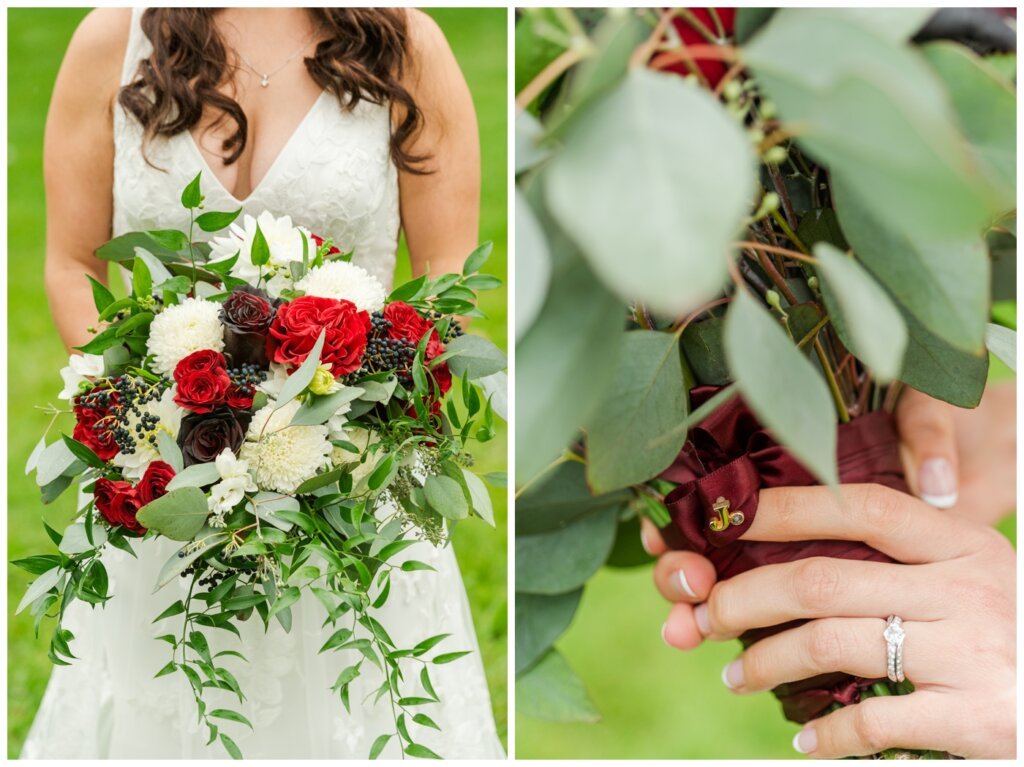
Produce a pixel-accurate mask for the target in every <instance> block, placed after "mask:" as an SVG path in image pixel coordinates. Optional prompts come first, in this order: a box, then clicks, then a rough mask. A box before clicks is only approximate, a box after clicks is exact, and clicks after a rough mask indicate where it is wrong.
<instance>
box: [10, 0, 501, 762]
mask: <svg viewBox="0 0 1024 767" xmlns="http://www.w3.org/2000/svg"><path fill="white" fill-rule="evenodd" d="M44 160H45V177H46V193H47V258H46V285H47V290H48V293H49V297H50V306H51V310H52V312H53V315H54V319H55V320H56V323H57V327H58V330H59V332H60V335H61V337H62V339H63V341H64V343H65V344H66V345H67V346H68V347H69V348H71V347H75V346H79V345H81V344H83V343H85V342H86V341H87V340H88V339H89V338H90V337H91V334H90V332H89V328H90V326H93V325H95V324H96V312H95V311H94V308H93V303H92V298H91V292H90V288H89V285H88V282H87V280H85V279H84V276H83V273H84V274H87V275H90V276H92V277H94V278H96V279H97V280H100V281H102V282H106V263H105V262H101V261H99V260H98V259H96V258H95V256H94V255H93V251H94V250H95V248H96V247H97V246H98V245H100V244H102V243H103V242H105V241H106V240H108V239H110V237H111V236H112V235H114V236H116V235H119V234H122V233H124V232H127V231H133V230H141V229H167V228H179V227H180V226H181V224H182V221H181V216H182V209H181V207H180V203H179V195H180V193H181V190H182V189H183V188H184V187H185V186H186V184H187V183H188V182H189V181H190V180H191V179H192V178H193V177H194V176H195V175H196V173H198V172H199V171H202V174H203V192H204V194H205V195H206V202H205V207H206V209H207V210H225V211H228V210H235V209H237V208H239V207H241V208H243V209H244V212H245V213H248V214H251V215H254V216H255V215H258V214H259V213H260V212H261V211H263V210H269V211H271V212H272V213H274V214H275V215H279V216H280V215H284V214H288V215H290V216H292V218H293V219H294V220H295V222H296V223H297V224H301V225H303V226H305V227H307V228H308V229H310V230H311V231H313V232H317V233H321V234H323V235H325V236H331V237H333V238H334V241H335V244H336V245H337V246H338V247H340V248H341V249H342V250H343V251H354V253H355V255H354V262H355V263H357V264H359V265H360V266H362V267H364V268H365V269H367V270H368V271H370V272H371V273H372V274H374V275H375V276H376V277H377V278H378V279H380V280H381V281H382V282H383V283H384V284H385V285H390V284H391V281H392V277H393V271H394V267H395V251H396V248H397V244H398V236H399V230H400V229H401V230H402V231H403V232H404V233H405V237H406V240H407V242H408V245H409V251H410V253H411V259H412V269H413V273H414V274H421V273H423V272H426V271H427V270H428V268H429V270H430V272H431V273H434V274H438V273H445V272H450V271H459V270H460V268H461V264H462V259H463V258H464V257H465V256H466V255H467V254H468V253H469V252H471V251H472V249H473V248H474V247H475V245H476V243H477V219H478V212H479V211H478V206H479V201H478V197H479V184H480V178H479V176H480V170H479V146H478V138H477V130H476V117H475V114H474V110H473V105H472V101H471V99H470V95H469V91H468V89H467V87H466V84H465V81H464V79H463V77H462V74H461V72H460V71H459V68H458V65H457V63H456V61H455V59H454V57H453V55H452V53H451V51H450V49H449V47H448V44H447V42H446V40H445V39H444V36H443V34H442V33H441V31H440V30H439V29H438V27H437V26H436V25H435V24H434V23H433V22H432V21H431V20H430V19H429V17H427V16H426V15H424V14H423V13H420V12H418V11H414V10H407V11H406V10H394V9H346V8H325V9H308V10H307V9H301V8H265V9H248V8H225V9H183V8H182V9H179V8H161V9H147V10H143V9H113V8H105V9H99V10H96V11H94V12H92V13H91V14H90V15H89V16H88V17H87V18H86V19H85V21H84V22H83V23H82V25H81V26H80V27H79V29H78V31H77V32H76V34H75V36H74V39H73V40H72V43H71V45H70V47H69V49H68V52H67V55H66V57H65V60H64V63H63V66H62V67H61V71H60V74H59V76H58V78H57V83H56V87H55V90H54V95H53V101H52V104H51V107H50V112H49V116H48V121H47V126H46V141H45V157H44ZM168 543H169V542H168V541H165V540H155V539H154V540H149V541H145V542H142V543H141V544H140V545H137V546H136V550H137V551H138V552H139V557H138V559H137V560H136V559H132V558H131V557H130V556H128V555H127V554H125V553H124V552H121V551H110V552H106V553H105V555H104V561H105V562H108V570H109V574H110V592H111V593H113V594H114V595H116V596H115V598H114V599H112V600H111V601H110V602H109V603H108V604H107V605H106V606H105V607H104V608H102V612H101V611H100V610H94V609H92V608H91V606H89V605H87V604H85V603H82V602H75V603H74V604H73V605H72V606H71V607H70V608H69V610H68V614H67V616H66V619H65V626H66V627H67V628H70V629H71V630H72V632H73V633H74V635H75V641H74V642H73V644H72V651H73V652H74V654H75V655H76V656H77V658H78V660H77V661H75V662H74V663H73V664H72V665H71V666H67V667H56V668H55V669H54V671H53V674H52V677H51V680H50V683H49V686H48V687H47V690H46V693H45V695H44V697H43V701H42V704H41V706H40V709H39V712H38V714H37V716H36V719H35V722H34V724H33V726H32V730H31V732H30V733H29V736H28V739H27V741H26V743H25V746H24V751H23V752H22V756H23V757H26V758H70V757H74V758H102V759H121V758H141V757H147V758H219V757H221V756H223V754H222V752H221V751H220V750H219V749H218V748H217V747H206V746H205V745H204V744H205V740H206V738H205V728H203V729H201V728H200V725H199V724H198V723H197V721H196V720H197V717H196V711H195V701H194V699H193V696H192V693H191V691H190V688H189V685H188V684H187V683H186V682H185V680H183V679H181V678H179V677H178V676H177V675H172V676H169V677H162V678H159V679H154V674H155V673H156V672H157V671H158V670H159V669H160V668H161V667H162V666H163V665H164V664H165V663H166V662H167V656H168V648H167V646H166V645H165V644H164V643H162V642H158V641H156V640H155V639H154V637H156V636H158V635H160V634H165V633H168V632H169V631H170V630H172V629H171V625H172V621H173V619H170V620H168V621H161V622H157V623H155V624H152V623H151V622H150V621H151V620H152V619H153V617H154V616H155V615H156V614H157V613H159V611H160V609H161V608H162V606H163V605H164V604H165V602H166V601H167V600H165V599H164V598H163V597H164V596H166V595H164V594H161V598H156V597H154V596H153V595H152V593H151V592H152V588H153V585H154V584H155V582H156V574H157V570H158V568H159V567H160V565H161V564H162V563H163V562H164V561H165V560H166V558H167V556H168V554H169V552H170V549H167V544H168ZM164 549H167V550H166V551H165V550H164ZM413 551H415V557H416V558H417V559H420V560H424V561H427V562H429V563H431V564H432V565H433V566H434V567H435V568H436V569H437V572H409V573H403V576H404V577H403V579H402V580H398V579H395V580H394V581H393V584H392V590H391V598H390V599H389V601H388V603H387V605H386V606H385V607H384V608H383V609H382V610H381V611H380V613H379V614H378V615H377V617H378V618H379V619H380V621H381V623H383V624H384V625H385V626H386V627H387V629H388V631H389V632H390V633H391V634H392V636H394V637H395V638H396V640H398V641H399V643H400V644H401V642H409V643H412V644H415V643H416V642H418V641H420V640H422V639H424V638H426V637H428V636H431V635H434V634H439V633H450V634H451V635H452V636H451V637H450V638H449V639H447V640H445V641H446V645H445V646H446V647H449V648H450V649H451V650H472V651H473V652H472V653H471V654H470V655H469V656H466V657H465V658H463V659H461V660H460V661H458V662H457V663H451V664H447V665H442V666H438V667H436V672H435V675H434V687H435V688H436V690H437V693H438V695H439V696H440V698H441V700H442V701H443V703H442V704H441V706H439V707H435V708H434V709H433V710H431V711H430V712H429V713H430V716H431V717H432V718H433V719H434V721H436V722H437V723H438V725H440V728H441V729H440V731H435V730H433V729H429V728H425V727H420V726H419V725H415V732H414V737H415V739H416V741H417V742H419V743H422V744H423V745H425V746H426V747H428V748H430V749H431V750H433V751H435V752H436V753H438V754H440V755H442V756H444V757H446V758H478V759H479V758H501V757H503V756H504V754H503V751H502V748H501V745H500V743H499V741H498V738H497V735H496V732H495V725H494V721H493V718H492V715H491V708H490V699H489V695H488V691H487V686H486V681H485V678H484V673H483V668H482V665H481V662H480V657H479V651H478V648H477V644H476V639H475V636H474V632H473V625H472V620H471V617H470V613H469V609H468V605H467V601H466V595H465V590H464V587H463V584H462V580H461V576H460V574H459V570H458V566H457V564H456V560H455V557H454V554H453V553H452V550H451V547H446V548H443V549H435V548H434V547H432V546H430V545H429V544H426V543H423V544H418V545H417V546H415V547H413ZM107 555H113V556H110V558H109V559H108V558H107ZM173 588H175V586H174V584H172V585H171V586H169V587H168V589H173ZM293 609H294V610H295V613H294V624H293V628H292V631H291V632H290V633H286V632H284V630H283V629H282V628H281V627H280V626H279V625H278V624H277V623H272V625H271V626H270V628H269V629H267V630H264V628H263V626H262V624H261V623H260V621H258V620H250V621H248V622H246V625H244V626H242V640H241V642H240V643H239V642H238V641H237V640H235V639H234V638H233V637H231V636H230V635H226V634H225V636H226V637H227V639H224V640H223V642H224V648H225V649H236V650H237V649H242V650H243V652H244V654H245V656H246V657H247V658H248V660H249V664H243V663H239V664H236V665H235V666H234V667H233V670H234V671H235V673H236V675H237V676H238V678H239V682H240V685H241V688H242V690H243V692H244V693H245V694H246V696H247V697H246V700H245V703H244V704H243V705H242V706H241V707H240V708H239V707H238V706H237V703H236V705H235V708H236V709H238V710H240V711H241V713H242V714H244V715H245V716H246V717H247V718H248V719H249V721H251V722H252V724H253V728H254V729H253V730H252V731H250V730H248V729H246V728H244V727H241V726H238V727H236V728H234V729H233V730H232V731H231V736H232V737H233V738H234V739H235V741H236V742H237V743H238V745H239V747H240V749H241V751H242V753H243V754H244V755H245V756H246V757H247V758H365V757H366V756H367V755H368V753H369V751H370V747H371V744H372V743H373V741H374V740H375V739H376V737H377V736H378V735H380V734H382V733H385V732H394V729H395V727H394V721H393V718H392V714H391V711H390V709H389V707H388V706H387V705H386V704H385V703H384V702H381V704H380V705H374V703H373V700H372V693H373V691H374V690H375V688H376V687H377V685H378V684H379V683H380V680H379V679H376V678H374V676H372V675H366V678H360V679H359V680H357V682H356V683H355V684H360V685H361V686H360V687H359V688H358V689H356V688H355V687H353V689H352V691H351V702H352V712H351V714H348V713H346V711H345V709H344V707H343V706H342V703H341V700H340V698H339V697H338V696H337V695H336V694H334V693H332V692H331V691H330V689H329V688H330V686H331V684H332V682H333V680H334V677H335V676H336V675H337V673H338V670H339V669H341V668H344V667H345V666H347V665H349V663H348V662H347V659H346V658H343V657H340V656H339V655H338V654H336V653H328V654H325V655H319V654H318V650H319V648H320V647H321V646H322V644H323V642H324V640H325V639H326V636H327V634H325V631H328V632H329V629H328V630H325V629H323V628H322V627H321V622H322V619H323V615H322V611H320V610H319V609H318V605H315V604H310V603H305V602H303V603H302V604H299V605H296V606H295V608H293ZM165 624H166V625H165ZM410 646H411V645H410ZM218 649H220V648H218ZM346 652H354V651H346ZM221 693H222V691H219V690H211V691H210V708H213V707H214V706H217V705H219V704H220V703H221V701H220V700H218V698H217V697H216V696H217V695H219V694H221ZM223 702H225V703H226V702H227V700H224V701H223ZM397 741H398V739H397V738H392V739H391V741H390V742H389V743H388V745H387V747H386V748H385V750H384V752H383V753H382V754H381V756H382V757H385V758H388V757H390V758H397V757H398V756H400V755H401V754H400V745H399V743H398V742H397Z"/></svg>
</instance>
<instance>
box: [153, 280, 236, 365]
mask: <svg viewBox="0 0 1024 767" xmlns="http://www.w3.org/2000/svg"><path fill="white" fill-rule="evenodd" d="M148 348H149V353H150V354H152V355H153V369H154V370H155V371H156V372H157V373H163V374H165V375H169V374H170V373H172V372H173V371H174V367H175V365H177V364H178V363H179V362H181V361H182V360H183V359H185V357H187V356H188V355H190V354H192V353H193V352H198V351H202V350H203V349H213V351H215V352H219V351H223V349H224V326H223V325H222V324H221V322H220V304H217V303H214V302H213V301H204V300H203V299H201V298H186V299H185V300H183V301H182V302H181V303H180V304H175V305H174V306H168V307H167V308H166V309H164V310H163V311H162V312H160V314H158V315H157V316H156V319H154V320H153V323H152V324H151V325H150V326H149V342H148Z"/></svg>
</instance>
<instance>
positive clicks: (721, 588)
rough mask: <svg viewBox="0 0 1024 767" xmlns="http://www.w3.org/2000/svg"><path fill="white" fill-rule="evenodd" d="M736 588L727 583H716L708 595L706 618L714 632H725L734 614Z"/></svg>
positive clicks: (729, 626)
mask: <svg viewBox="0 0 1024 767" xmlns="http://www.w3.org/2000/svg"><path fill="white" fill-rule="evenodd" d="M735 605H736V590H735V588H734V587H733V586H731V585H730V584H728V583H716V584H715V585H714V587H713V588H712V589H711V594H709V595H708V600H707V606H708V620H709V621H710V622H711V630H712V632H713V633H715V634H727V633H729V631H730V628H731V627H732V626H733V620H734V617H733V616H735V615H736V608H735Z"/></svg>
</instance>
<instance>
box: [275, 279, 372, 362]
mask: <svg viewBox="0 0 1024 767" xmlns="http://www.w3.org/2000/svg"><path fill="white" fill-rule="evenodd" d="M370 327H371V325H370V315H369V314H368V313H367V312H365V311H359V310H358V309H356V306H355V304H353V303H352V302H351V301H346V300H344V299H343V300H340V301H339V300H335V299H333V298H321V297H319V296H302V297H301V298H296V299H295V300H294V301H292V302H291V303H290V304H284V305H283V306H282V307H281V308H279V309H278V310H277V317H275V318H274V323H273V324H272V325H271V326H270V335H269V336H268V337H267V356H268V357H270V359H271V360H273V361H274V362H278V363H281V364H284V365H288V366H289V367H290V368H292V369H294V368H296V367H298V366H299V365H301V364H302V362H303V361H304V360H305V359H306V357H307V356H309V352H310V351H311V350H312V348H313V346H314V345H315V344H316V340H317V338H319V336H320V332H321V331H323V330H326V331H327V332H326V334H325V338H324V348H323V352H322V353H321V354H320V361H321V363H323V364H325V365H330V366H331V373H332V374H333V375H334V377H335V378H337V377H338V376H343V375H347V374H348V373H353V372H355V371H356V370H359V367H360V365H361V364H362V359H363V352H364V351H365V350H366V336H367V334H368V333H369V332H370Z"/></svg>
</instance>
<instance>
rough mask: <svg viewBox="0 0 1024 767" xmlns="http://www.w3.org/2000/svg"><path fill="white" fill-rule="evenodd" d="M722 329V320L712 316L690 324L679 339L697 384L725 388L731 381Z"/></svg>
mask: <svg viewBox="0 0 1024 767" xmlns="http://www.w3.org/2000/svg"><path fill="white" fill-rule="evenodd" d="M722 329H723V322H722V318H721V317H715V316H712V317H708V318H707V319H706V320H700V321H698V322H691V323H690V324H689V325H688V326H687V327H686V330H684V331H683V335H682V336H681V337H680V343H681V345H682V349H683V354H684V355H685V356H686V361H687V363H689V366H690V370H691V371H693V377H694V378H695V379H696V381H697V382H698V383H701V384H705V385H709V386H725V385H726V384H727V383H729V381H730V380H731V379H730V378H729V367H728V366H727V365H726V364H725V347H723V346H722Z"/></svg>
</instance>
